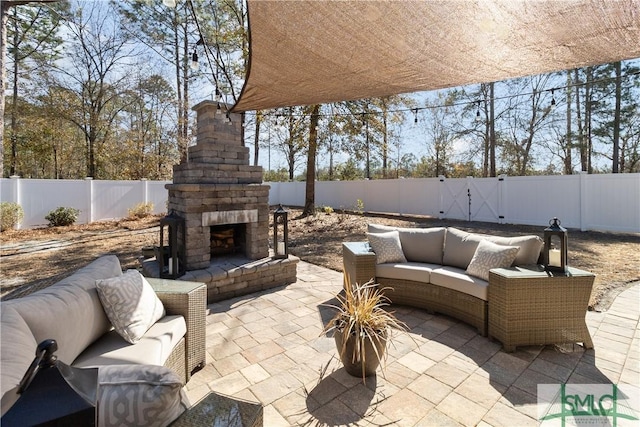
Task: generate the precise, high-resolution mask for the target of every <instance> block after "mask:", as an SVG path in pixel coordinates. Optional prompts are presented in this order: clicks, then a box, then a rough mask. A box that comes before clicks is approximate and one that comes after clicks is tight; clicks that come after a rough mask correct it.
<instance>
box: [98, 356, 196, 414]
mask: <svg viewBox="0 0 640 427" xmlns="http://www.w3.org/2000/svg"><path fill="white" fill-rule="evenodd" d="M96 397H97V399H96V401H97V402H96V425H97V426H99V427H120V426H166V425H168V424H170V423H171V422H172V421H173V420H175V419H176V418H178V416H180V414H182V413H183V412H184V411H185V409H187V407H188V406H189V402H188V400H187V398H186V396H185V394H184V391H183V390H182V382H181V381H180V377H178V375H177V374H176V373H175V372H173V371H172V370H170V369H169V368H166V367H164V366H153V365H105V366H101V367H100V368H99V369H98V391H97V396H96Z"/></svg>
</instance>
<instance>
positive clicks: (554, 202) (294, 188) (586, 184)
mask: <svg viewBox="0 0 640 427" xmlns="http://www.w3.org/2000/svg"><path fill="white" fill-rule="evenodd" d="M169 183H171V182H170V181H147V180H141V181H99V180H91V179H86V180H42V179H19V178H11V179H1V180H0V200H1V201H9V202H16V203H19V204H20V205H21V206H22V208H23V209H24V212H25V217H24V220H23V222H22V224H21V227H23V228H28V227H34V226H40V225H46V223H47V221H46V220H45V219H44V217H45V215H46V214H47V213H48V212H50V211H51V210H53V209H55V208H56V207H58V206H65V207H74V208H76V209H79V210H80V217H79V218H78V222H79V223H87V222H91V221H99V220H106V219H115V218H122V217H125V216H127V210H128V209H130V208H132V207H133V206H135V205H136V204H138V203H147V202H152V203H153V204H154V212H155V213H162V212H166V206H167V205H166V203H167V196H168V192H167V190H166V189H165V185H166V184H169ZM268 184H269V185H270V186H271V190H270V192H269V203H270V204H271V205H277V204H279V203H280V204H282V205H285V206H303V205H304V198H305V185H306V183H304V182H273V183H268ZM358 200H360V201H362V205H363V207H364V210H365V211H367V212H380V213H392V214H400V215H409V214H411V215H426V216H432V217H438V218H448V219H456V220H471V221H484V222H494V223H509V224H524V225H538V226H546V225H547V224H548V222H549V219H550V218H553V217H558V218H560V219H561V221H562V225H564V226H565V227H570V228H576V229H580V230H584V231H586V230H599V231H617V232H630V233H640V174H601V175H600V174H599V175H588V174H579V175H553V176H517V177H510V176H500V177H498V178H471V177H468V178H453V179H449V178H445V177H442V176H441V177H438V178H420V179H390V180H372V181H317V182H316V206H331V207H333V208H334V209H339V208H344V209H356V208H357V205H358Z"/></svg>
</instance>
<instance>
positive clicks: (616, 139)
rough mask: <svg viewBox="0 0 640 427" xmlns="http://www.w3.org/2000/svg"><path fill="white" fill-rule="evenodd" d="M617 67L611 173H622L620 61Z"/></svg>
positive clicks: (616, 64)
mask: <svg viewBox="0 0 640 427" xmlns="http://www.w3.org/2000/svg"><path fill="white" fill-rule="evenodd" d="M615 67H616V109H615V116H614V118H613V156H612V157H613V165H612V166H611V172H613V173H618V172H620V169H619V166H620V102H621V99H620V98H622V66H621V64H620V61H618V62H616V63H615Z"/></svg>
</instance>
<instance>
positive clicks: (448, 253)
mask: <svg viewBox="0 0 640 427" xmlns="http://www.w3.org/2000/svg"><path fill="white" fill-rule="evenodd" d="M480 240H488V241H490V242H493V243H496V244H498V245H502V246H518V247H519V250H518V254H517V255H516V259H515V260H514V261H513V264H512V265H526V264H536V263H537V261H538V257H539V256H540V250H541V249H542V246H543V241H542V239H541V238H540V237H538V236H533V235H531V236H517V237H502V236H492V235H489V234H476V233H468V232H466V231H462V230H458V229H457V228H454V227H449V228H447V232H446V234H445V242H444V256H443V264H444V265H450V266H453V267H458V268H464V269H466V268H467V266H468V265H469V263H470V262H471V259H472V258H473V255H474V254H475V252H476V249H477V247H478V243H480Z"/></svg>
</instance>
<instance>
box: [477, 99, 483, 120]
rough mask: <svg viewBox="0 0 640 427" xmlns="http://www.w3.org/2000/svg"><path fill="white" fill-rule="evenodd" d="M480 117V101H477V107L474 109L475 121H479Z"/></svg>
mask: <svg viewBox="0 0 640 427" xmlns="http://www.w3.org/2000/svg"><path fill="white" fill-rule="evenodd" d="M481 120H482V119H481V118H480V101H478V109H477V110H476V122H479V121H481Z"/></svg>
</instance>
